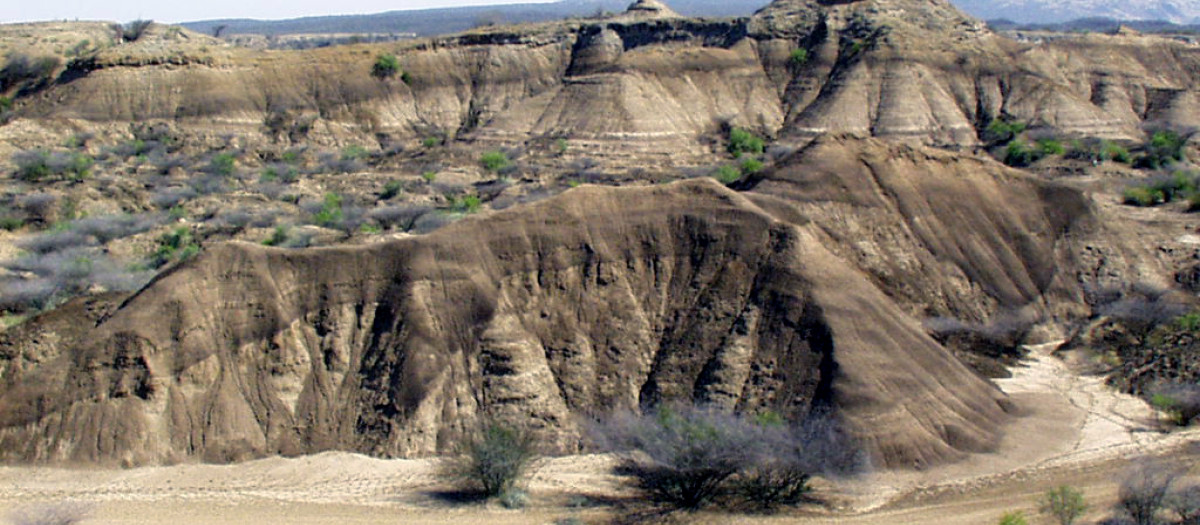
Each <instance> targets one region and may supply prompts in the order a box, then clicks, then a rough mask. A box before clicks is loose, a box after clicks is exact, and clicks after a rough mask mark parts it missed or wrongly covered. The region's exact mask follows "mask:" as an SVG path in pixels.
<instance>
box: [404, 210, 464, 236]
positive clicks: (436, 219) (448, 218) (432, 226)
mask: <svg viewBox="0 0 1200 525" xmlns="http://www.w3.org/2000/svg"><path fill="white" fill-rule="evenodd" d="M456 220H458V218H457V217H456V216H455V215H453V214H450V213H441V212H433V213H426V214H424V215H421V216H420V217H418V218H417V220H416V222H415V223H414V224H413V227H412V229H411V230H410V231H412V232H413V233H422V234H424V233H430V232H433V231H435V230H438V229H441V228H442V227H444V226H446V225H449V224H451V223H453V222H454V221H456Z"/></svg>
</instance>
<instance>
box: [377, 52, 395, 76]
mask: <svg viewBox="0 0 1200 525" xmlns="http://www.w3.org/2000/svg"><path fill="white" fill-rule="evenodd" d="M399 72H400V61H399V60H397V59H396V55H391V54H386V53H384V54H380V55H378V56H376V57H375V65H373V66H371V76H373V77H375V78H378V79H381V80H382V79H386V78H392V77H394V76H396V74H397V73H399Z"/></svg>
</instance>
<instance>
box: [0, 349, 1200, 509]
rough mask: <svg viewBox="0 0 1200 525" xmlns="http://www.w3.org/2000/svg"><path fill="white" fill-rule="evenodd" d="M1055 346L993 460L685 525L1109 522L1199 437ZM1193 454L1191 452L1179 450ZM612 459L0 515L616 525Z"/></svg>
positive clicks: (825, 490)
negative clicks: (510, 480) (455, 496)
mask: <svg viewBox="0 0 1200 525" xmlns="http://www.w3.org/2000/svg"><path fill="white" fill-rule="evenodd" d="M1051 348H1053V345H1048V346H1045V347H1042V348H1038V349H1035V350H1034V354H1033V358H1032V359H1031V360H1030V361H1028V362H1026V363H1025V364H1024V365H1022V367H1020V368H1018V369H1017V374H1016V376H1015V377H1014V378H1013V379H1011V380H1005V381H1002V382H1001V386H1002V388H1003V389H1004V391H1005V392H1006V393H1008V394H1010V395H1011V396H1013V398H1014V399H1015V400H1017V401H1018V402H1020V403H1023V404H1026V406H1027V407H1029V408H1032V409H1033V411H1032V412H1029V413H1027V415H1026V416H1024V417H1022V418H1021V419H1020V420H1019V421H1018V422H1017V423H1016V425H1015V426H1014V427H1012V428H1013V430H1012V431H1011V432H1010V433H1009V436H1008V437H1007V438H1006V439H1005V440H1004V442H1003V443H1002V444H1001V448H1000V450H998V451H997V453H995V454H982V455H973V456H972V457H971V458H970V459H969V460H968V461H967V462H965V463H964V464H961V465H952V466H949V467H945V468H937V469H932V470H928V471H924V472H903V473H897V472H881V473H876V474H873V475H871V476H868V477H867V478H866V479H863V480H859V481H852V482H850V483H848V484H845V485H842V486H837V487H834V486H829V485H827V484H824V483H822V484H821V488H820V494H819V495H820V497H822V498H827V499H828V500H829V501H830V502H831V503H832V505H831V506H832V508H831V509H826V508H816V507H808V508H804V509H801V510H799V511H792V512H785V513H784V514H783V515H781V516H772V517H761V516H740V515H730V514H721V513H699V514H689V515H687V516H681V517H679V519H680V520H681V521H677V522H687V523H714V524H716V523H747V524H749V523H831V522H837V523H855V524H864V525H865V524H888V525H895V524H908V523H912V524H920V523H931V522H937V523H950V524H962V525H976V524H979V523H990V522H993V521H995V520H996V519H998V517H999V516H1000V515H1001V514H1003V513H1004V512H1008V511H1012V510H1017V509H1020V510H1024V511H1025V512H1026V513H1027V515H1030V516H1033V515H1034V514H1036V512H1037V511H1036V507H1035V503H1034V502H1035V500H1036V499H1037V498H1038V497H1039V496H1041V494H1043V493H1044V492H1045V491H1046V490H1049V489H1050V488H1051V487H1055V486H1058V485H1060V484H1070V485H1072V486H1075V487H1078V488H1080V489H1081V490H1083V491H1084V493H1085V495H1086V497H1087V500H1088V503H1089V504H1090V508H1091V510H1090V511H1089V512H1088V515H1087V516H1086V518H1085V519H1086V520H1087V522H1089V523H1091V522H1099V521H1100V520H1102V519H1103V518H1105V517H1106V516H1108V515H1109V508H1110V504H1111V503H1112V502H1113V501H1114V500H1115V493H1116V487H1115V482H1114V481H1113V480H1114V479H1115V478H1116V477H1117V476H1119V475H1120V474H1121V472H1122V471H1123V470H1124V469H1125V468H1126V467H1127V466H1128V464H1129V460H1130V459H1131V458H1133V457H1136V456H1137V455H1139V454H1144V453H1145V454H1155V455H1160V454H1161V455H1166V454H1169V455H1170V456H1171V457H1172V459H1173V460H1175V461H1178V462H1187V463H1189V464H1194V463H1195V461H1196V453H1195V450H1194V449H1189V448H1188V447H1187V446H1186V443H1188V442H1190V441H1193V440H1194V439H1195V437H1196V433H1195V432H1194V431H1190V432H1177V433H1174V434H1160V433H1157V432H1146V431H1145V430H1146V429H1145V425H1146V423H1147V422H1148V420H1149V419H1150V418H1152V417H1153V416H1152V414H1151V413H1150V412H1149V410H1148V407H1146V406H1145V405H1144V404H1142V403H1141V402H1140V401H1138V400H1137V399H1134V398H1131V397H1128V396H1122V395H1120V394H1116V393H1115V392H1114V391H1112V390H1111V389H1108V388H1106V387H1105V386H1104V385H1103V383H1102V380H1101V379H1100V378H1097V377H1081V376H1077V375H1075V374H1074V373H1072V372H1071V371H1070V370H1068V369H1067V368H1066V367H1064V365H1063V363H1062V362H1061V361H1058V360H1057V359H1056V358H1054V357H1052V356H1050V355H1049V350H1050V349H1051ZM1181 444H1183V446H1180V445H1181ZM612 465H613V461H612V459H611V458H606V457H603V456H573V457H565V458H554V459H550V460H544V461H539V462H538V463H537V464H535V465H534V467H533V469H532V472H531V476H530V479H529V480H528V482H527V485H526V486H527V488H528V489H529V491H530V493H531V494H532V497H533V504H532V505H531V507H530V508H528V509H525V510H521V511H512V510H505V509H503V508H501V507H500V506H499V505H448V504H447V502H445V501H444V500H442V499H439V498H438V497H437V493H438V491H440V490H443V489H444V488H445V487H446V485H445V484H444V482H443V481H441V480H440V479H438V476H437V474H436V473H437V463H436V461H431V460H380V459H373V458H366V457H362V456H358V455H354V454H345V453H326V454H320V455H317V456H311V457H305V458H296V459H282V458H270V459H265V460H260V461H252V462H247V463H243V464H239V465H221V466H218V465H177V466H171V467H144V468H136V469H123V470H116V469H113V470H105V469H59V468H47V467H8V468H0V513H5V512H7V511H8V510H9V509H14V508H28V507H29V506H31V505H32V506H36V505H39V504H43V503H48V504H54V503H57V502H63V501H67V502H86V503H88V504H91V505H93V509H94V513H93V517H92V519H91V520H89V521H88V523H97V524H130V523H146V524H149V523H155V524H157V523H177V522H180V521H184V522H187V523H197V524H208V523H264V522H280V521H282V520H286V521H287V522H288V523H313V524H316V523H395V522H396V521H397V520H402V521H403V522H404V523H429V524H438V523H449V522H454V523H549V522H552V521H554V520H556V519H560V518H564V517H577V518H580V519H583V520H584V521H585V522H587V523H604V522H608V521H609V520H610V519H611V518H612V515H613V514H615V513H618V512H619V511H618V510H616V509H613V508H610V507H607V506H603V505H602V506H599V507H583V508H579V507H577V506H573V505H571V501H572V499H574V500H576V501H578V499H579V498H580V496H581V495H586V496H592V497H601V498H614V497H615V498H621V497H622V496H625V495H628V494H629V493H628V492H627V491H626V490H625V489H623V488H622V486H621V484H620V483H621V480H620V478H619V477H617V476H614V475H613V474H612V473H611V468H612Z"/></svg>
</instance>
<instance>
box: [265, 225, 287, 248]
mask: <svg viewBox="0 0 1200 525" xmlns="http://www.w3.org/2000/svg"><path fill="white" fill-rule="evenodd" d="M287 241H288V229H287V227H286V226H282V225H281V226H276V227H275V231H273V232H271V236H270V237H267V238H266V239H265V240H263V242H262V243H263V246H283V244H284V243H286V242H287Z"/></svg>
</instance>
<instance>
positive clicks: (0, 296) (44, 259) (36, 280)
mask: <svg viewBox="0 0 1200 525" xmlns="http://www.w3.org/2000/svg"><path fill="white" fill-rule="evenodd" d="M0 266H3V267H4V268H7V269H9V270H13V271H18V272H26V273H30V274H33V275H34V276H35V277H33V278H29V279H11V280H8V281H5V282H2V283H0V308H3V309H8V310H30V309H32V310H43V309H47V308H51V307H53V306H55V305H56V304H58V303H60V302H61V301H63V300H66V299H69V298H71V297H74V296H77V295H80V294H83V293H85V292H87V291H88V290H89V289H91V288H92V287H94V286H99V287H101V288H103V289H105V290H119V291H129V290H134V289H137V288H138V287H140V286H142V285H144V284H145V283H146V281H148V280H149V278H150V277H151V276H152V275H153V274H152V273H151V272H148V271H139V270H131V269H130V268H129V267H128V265H126V264H122V263H121V262H119V261H116V260H114V259H112V258H111V257H109V256H107V255H105V254H103V253H100V252H99V251H97V250H92V249H86V248H73V249H67V250H62V251H56V252H53V253H43V254H31V255H27V256H25V257H20V258H17V259H15V260H9V261H4V262H3V263H0Z"/></svg>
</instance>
